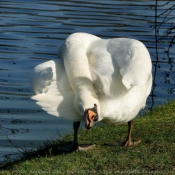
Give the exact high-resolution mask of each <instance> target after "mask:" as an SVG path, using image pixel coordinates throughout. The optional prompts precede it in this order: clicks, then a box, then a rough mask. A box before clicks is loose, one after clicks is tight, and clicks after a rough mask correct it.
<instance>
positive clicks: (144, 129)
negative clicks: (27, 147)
mask: <svg viewBox="0 0 175 175" xmlns="http://www.w3.org/2000/svg"><path fill="white" fill-rule="evenodd" d="M126 134H127V124H123V125H117V126H95V127H93V128H92V129H91V130H89V131H88V132H87V131H85V130H83V129H81V131H80V132H79V142H80V143H86V144H88V143H95V144H96V147H94V148H93V149H91V150H88V151H76V152H72V153H62V154H58V153H56V152H54V147H55V145H58V144H62V143H66V142H69V141H71V140H72V134H69V135H66V136H64V137H63V138H62V140H61V141H55V142H54V143H53V149H49V148H50V147H51V146H49V145H47V149H41V150H38V152H35V153H31V154H30V156H29V154H26V155H27V156H26V155H25V157H24V158H23V159H22V160H20V161H15V162H14V163H11V164H9V165H8V166H6V167H5V168H4V169H2V171H1V172H0V173H3V174H18V175H20V174H27V175H28V174H76V175H77V174H85V175H87V174H148V173H149V174H170V173H171V174H175V102H170V103H168V104H165V105H163V106H159V107H157V108H155V109H154V110H152V111H151V112H149V113H148V114H146V115H144V116H143V117H140V118H137V119H136V120H135V123H134V128H133V140H137V139H141V140H142V141H141V143H140V144H139V145H137V146H135V147H130V148H125V147H122V146H116V147H109V146H104V144H105V143H108V142H113V141H116V140H121V141H122V140H125V138H126ZM48 150H50V155H49V151H48ZM48 155H49V156H48Z"/></svg>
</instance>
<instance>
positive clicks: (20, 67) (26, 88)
mask: <svg viewBox="0 0 175 175" xmlns="http://www.w3.org/2000/svg"><path fill="white" fill-rule="evenodd" d="M166 2H167V1H160V0H159V6H158V14H159V15H160V14H161V13H163V12H164V11H165V10H166V9H168V8H170V7H172V6H173V5H174V4H175V2H170V3H167V4H166ZM154 3H155V2H154V1H152V0H140V1H137V0H133V1H132V2H131V1H129V0H128V1H122V0H121V1H120V0H119V1H115V0H109V1H104V0H101V1H99V0H88V1H86V2H85V1H83V0H67V1H65V2H64V1H54V0H50V1H46V0H45V1H44V0H38V1H34V0H31V1H24V0H3V1H1V2H0V126H1V128H0V139H1V144H0V156H1V157H0V161H6V160H9V159H11V158H13V157H14V156H16V155H19V152H18V150H17V149H16V148H14V146H13V145H11V143H10V142H9V141H8V140H9V139H10V140H11V141H12V142H13V143H14V144H15V145H16V146H17V147H18V146H20V147H22V148H27V149H29V148H32V149H35V148H36V147H38V146H39V145H42V143H43V142H44V141H46V140H47V139H49V140H51V139H57V138H59V134H58V131H59V132H60V133H61V134H64V133H67V132H69V131H70V130H72V123H70V122H68V121H65V120H64V119H60V118H56V117H54V116H50V115H49V114H47V113H46V112H44V111H42V110H41V108H40V107H39V106H37V105H36V104H35V102H34V101H33V100H31V99H30V96H32V95H33V94H34V93H33V91H32V89H31V87H30V84H29V75H30V72H31V70H32V69H33V68H34V67H35V66H36V65H38V64H39V63H42V62H44V61H47V60H50V59H57V55H56V53H57V49H58V47H59V46H60V44H61V43H62V42H63V41H64V39H65V38H67V36H68V35H69V34H71V33H74V32H87V33H91V34H94V35H97V36H99V37H102V38H114V37H128V38H135V39H138V40H141V41H142V42H143V43H144V44H145V45H146V46H147V48H148V50H149V52H150V54H151V57H152V62H153V74H154V75H155V79H154V87H153V91H152V93H151V95H150V97H149V99H148V102H147V107H148V108H151V107H155V106H156V105H159V104H162V103H165V102H166V101H168V100H172V99H174V98H175V58H174V55H175V49H174V45H173V46H172V48H171V49H170V50H169V55H168V54H167V53H166V51H167V50H168V47H169V44H168V43H169V42H170V40H171V39H172V36H173V35H170V36H167V37H165V38H163V39H162V40H161V41H159V42H158V52H157V53H158V54H156V44H155V30H154V28H153V26H154V24H155V18H154V16H155V9H154ZM166 14H168V17H170V18H172V19H169V20H166V22H164V23H163V24H161V22H162V21H163V20H165V19H166V18H165V16H166ZM174 16H175V12H174V11H167V12H166V13H163V14H162V15H160V16H159V18H158V24H161V26H160V28H158V29H159V30H158V34H159V38H161V36H163V35H164V34H165V32H166V30H167V29H168V28H169V27H171V24H172V23H173V24H174ZM173 32H174V31H173ZM173 49H174V50H173ZM157 58H158V62H156V60H157Z"/></svg>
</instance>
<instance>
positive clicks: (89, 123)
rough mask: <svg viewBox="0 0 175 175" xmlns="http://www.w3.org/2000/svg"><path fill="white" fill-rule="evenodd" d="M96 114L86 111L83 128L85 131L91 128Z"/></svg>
mask: <svg viewBox="0 0 175 175" xmlns="http://www.w3.org/2000/svg"><path fill="white" fill-rule="evenodd" d="M96 115H97V114H96V113H95V112H93V111H92V110H90V109H89V110H88V111H87V115H86V119H85V127H86V129H90V128H91V127H92V124H93V121H94V118H95V116H96Z"/></svg>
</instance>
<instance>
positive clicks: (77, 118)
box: [30, 33, 152, 150]
mask: <svg viewBox="0 0 175 175" xmlns="http://www.w3.org/2000/svg"><path fill="white" fill-rule="evenodd" d="M58 57H59V59H57V60H50V61H47V62H44V63H41V64H39V65H37V66H36V67H35V68H34V70H33V71H32V73H31V76H30V83H31V86H32V88H33V90H34V92H35V95H34V96H32V97H31V98H32V99H34V100H36V101H37V102H36V103H37V104H38V105H39V106H41V107H42V109H43V110H45V111H47V113H49V114H51V115H54V116H57V117H63V118H65V119H67V120H70V121H72V122H73V129H74V139H73V145H72V147H71V150H76V149H83V147H80V146H79V145H78V138H77V134H78V129H79V126H80V122H81V121H83V122H84V123H85V127H86V128H87V129H90V128H91V127H92V126H93V124H94V123H96V122H97V121H101V122H103V123H106V124H119V123H126V122H127V123H128V135H127V139H126V141H125V142H124V143H123V145H124V146H128V147H129V146H133V145H136V144H138V143H140V140H138V141H136V142H132V138H131V132H132V127H133V121H134V118H135V117H136V116H137V114H138V112H139V111H140V110H141V109H142V108H144V107H145V104H146V99H147V97H148V95H149V94H150V91H151V87H152V73H151V71H152V63H151V59H150V54H149V52H148V50H147V48H146V47H145V45H144V44H143V43H142V42H140V41H138V40H135V39H129V38H114V39H101V38H99V37H97V36H94V35H92V34H88V33H73V34H71V35H69V36H68V38H67V39H66V40H65V42H64V43H63V44H62V45H61V47H60V48H59V50H58ZM85 149H86V148H85Z"/></svg>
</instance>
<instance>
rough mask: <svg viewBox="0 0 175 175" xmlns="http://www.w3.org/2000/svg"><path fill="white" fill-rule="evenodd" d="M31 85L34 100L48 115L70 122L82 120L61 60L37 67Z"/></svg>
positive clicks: (31, 78)
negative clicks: (75, 106) (76, 109)
mask: <svg viewBox="0 0 175 175" xmlns="http://www.w3.org/2000/svg"><path fill="white" fill-rule="evenodd" d="M30 83H31V86H32V88H33V90H34V92H35V93H36V95H34V96H32V99H33V100H36V101H37V102H36V103H37V104H38V105H39V106H41V107H42V109H43V110H45V111H47V113H49V114H51V115H54V116H57V117H64V118H65V119H67V120H70V121H77V120H81V117H80V115H79V114H78V113H77V112H76V111H75V109H74V98H75V97H74V96H75V95H74V92H73V91H72V89H71V87H70V84H69V81H68V78H67V75H66V72H65V69H64V65H63V61H62V60H61V59H60V60H51V61H47V62H45V63H42V64H40V65H38V66H36V67H35V68H34V70H33V72H32V73H31V76H30Z"/></svg>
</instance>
